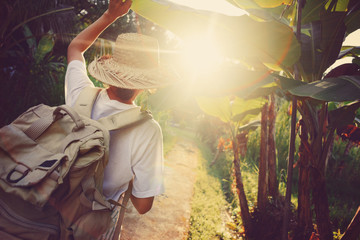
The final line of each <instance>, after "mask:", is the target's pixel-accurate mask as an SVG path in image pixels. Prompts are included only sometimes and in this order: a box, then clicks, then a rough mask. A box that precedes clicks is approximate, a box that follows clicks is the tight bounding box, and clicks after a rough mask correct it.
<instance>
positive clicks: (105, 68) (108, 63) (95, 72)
mask: <svg viewBox="0 0 360 240" xmlns="http://www.w3.org/2000/svg"><path fill="white" fill-rule="evenodd" d="M88 71H89V73H90V74H91V75H92V76H93V77H94V78H96V79H97V80H98V81H100V82H103V83H105V84H107V85H111V86H114V87H119V88H125V89H154V88H161V87H165V86H167V85H169V84H172V83H174V82H176V81H178V80H179V76H178V74H177V73H176V72H175V71H174V69H172V68H171V66H168V65H159V66H158V67H157V68H146V69H143V68H141V69H140V68H136V67H131V66H127V65H125V64H120V63H118V62H116V61H115V60H114V59H113V58H112V57H109V58H106V59H95V60H94V61H92V62H91V63H90V64H89V66H88Z"/></svg>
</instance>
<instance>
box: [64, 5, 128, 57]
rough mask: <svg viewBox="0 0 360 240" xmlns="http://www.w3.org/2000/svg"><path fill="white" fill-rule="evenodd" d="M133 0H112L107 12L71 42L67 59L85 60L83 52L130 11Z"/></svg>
mask: <svg viewBox="0 0 360 240" xmlns="http://www.w3.org/2000/svg"><path fill="white" fill-rule="evenodd" d="M131 3H132V1H131V0H124V1H123V0H110V3H109V7H108V9H107V10H106V11H105V13H104V14H103V15H102V16H101V17H100V18H99V19H98V20H96V21H95V22H94V23H93V24H91V25H90V26H89V27H87V28H86V29H84V30H83V31H82V32H80V33H79V34H78V35H77V36H76V37H75V38H74V39H73V40H72V41H71V43H70V44H69V47H68V50H67V61H68V63H70V62H71V61H73V60H80V61H83V62H84V57H83V53H84V52H85V51H86V50H87V49H88V48H89V47H90V46H91V45H92V44H93V43H94V42H95V40H96V39H97V38H98V37H99V35H100V34H101V33H102V32H103V31H104V30H105V29H106V28H107V27H108V26H109V25H110V24H111V23H113V22H114V21H115V20H116V19H118V18H119V17H122V16H124V15H125V14H126V13H128V11H129V9H130V6H131Z"/></svg>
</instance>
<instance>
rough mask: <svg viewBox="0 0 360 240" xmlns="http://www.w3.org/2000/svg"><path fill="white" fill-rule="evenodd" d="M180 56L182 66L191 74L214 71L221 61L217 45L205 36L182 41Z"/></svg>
mask: <svg viewBox="0 0 360 240" xmlns="http://www.w3.org/2000/svg"><path fill="white" fill-rule="evenodd" d="M181 55H182V60H183V63H184V65H185V66H186V68H187V69H188V71H189V72H190V73H193V74H203V73H206V72H209V71H214V70H215V69H216V68H218V67H219V66H220V65H221V62H222V60H223V58H222V56H221V54H220V52H219V49H218V47H217V44H216V43H215V42H213V41H212V39H211V38H206V37H205V36H198V37H192V38H191V39H186V40H184V42H183V46H182V51H181Z"/></svg>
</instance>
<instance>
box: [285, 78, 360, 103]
mask: <svg viewBox="0 0 360 240" xmlns="http://www.w3.org/2000/svg"><path fill="white" fill-rule="evenodd" d="M289 92H290V93H291V94H293V95H296V96H299V97H310V98H313V99H317V100H321V101H333V102H344V101H355V100H358V99H360V76H340V77H336V78H325V79H323V80H321V81H316V82H312V83H309V84H305V85H303V86H299V87H296V88H292V89H290V90H289Z"/></svg>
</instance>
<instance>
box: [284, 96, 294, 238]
mask: <svg viewBox="0 0 360 240" xmlns="http://www.w3.org/2000/svg"><path fill="white" fill-rule="evenodd" d="M296 112H297V99H296V97H294V96H293V99H292V113H291V126H290V130H291V131H290V143H289V160H288V167H287V182H286V195H285V204H284V218H283V226H282V233H281V238H282V240H287V239H288V227H289V216H290V202H291V188H292V178H293V163H294V153H295V135H296V133H295V127H296V120H297V119H296Z"/></svg>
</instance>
